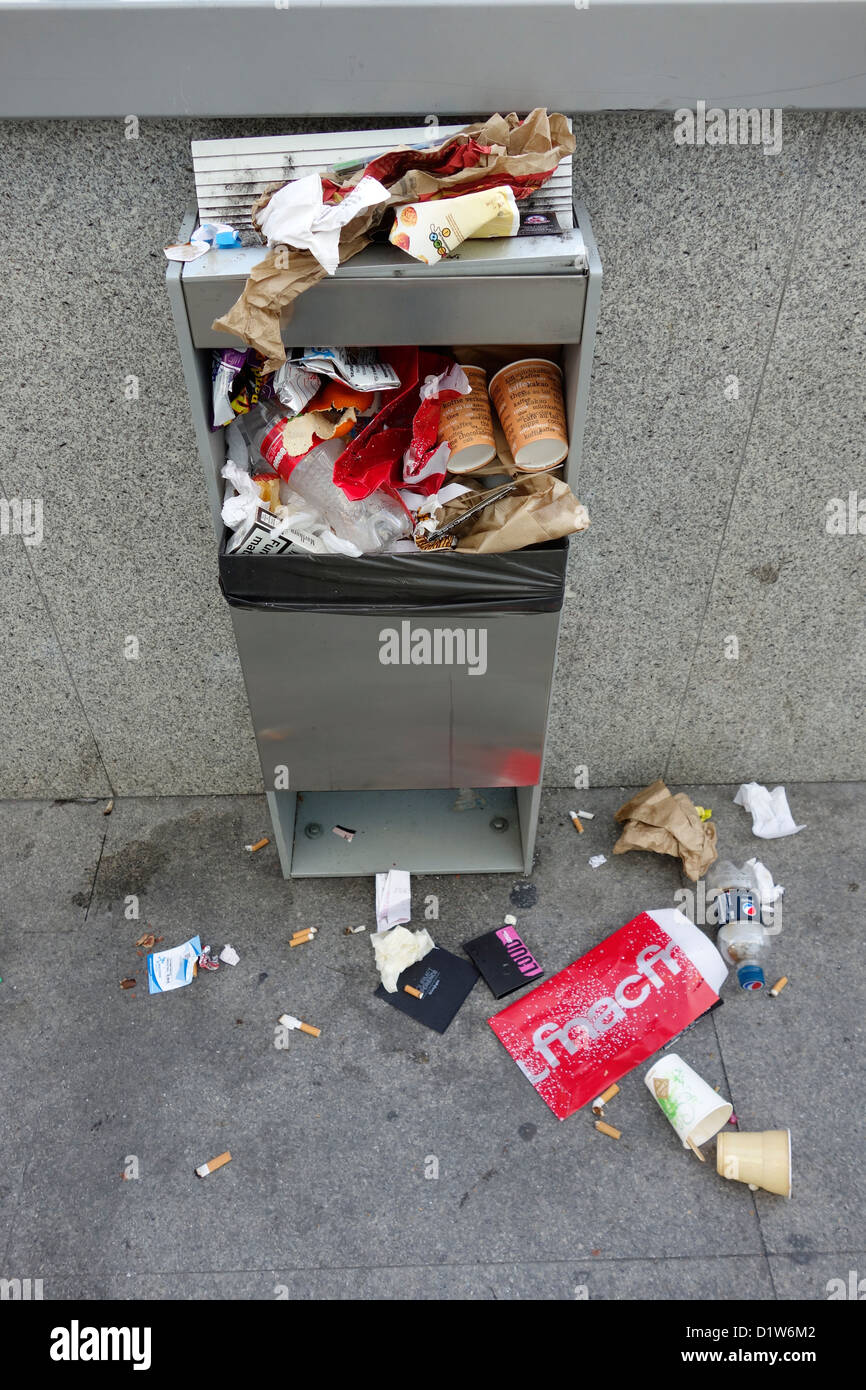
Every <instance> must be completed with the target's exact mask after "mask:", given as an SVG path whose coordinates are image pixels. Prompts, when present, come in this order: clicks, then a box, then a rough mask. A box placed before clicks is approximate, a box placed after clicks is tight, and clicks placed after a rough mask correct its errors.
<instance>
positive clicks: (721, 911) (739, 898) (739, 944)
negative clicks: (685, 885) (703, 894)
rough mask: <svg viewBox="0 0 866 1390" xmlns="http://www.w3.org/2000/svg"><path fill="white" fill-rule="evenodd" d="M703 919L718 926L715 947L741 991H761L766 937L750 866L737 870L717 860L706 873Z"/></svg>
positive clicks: (758, 892)
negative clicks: (704, 916) (731, 967)
mask: <svg viewBox="0 0 866 1390" xmlns="http://www.w3.org/2000/svg"><path fill="white" fill-rule="evenodd" d="M706 882H707V919H708V920H709V921H711V922H715V923H716V924H717V925H718V927H719V934H718V937H717V939H716V944H717V945H718V948H719V950H720V951H721V953H722V955H723V956H724V958H725V960H726V961H727V962H728V964H729V965H732V966H734V968H735V969H736V972H737V982H738V984H739V986H740V988H741V989H747V990H752V991H754V990H760V989H763V988H764V971H763V968H762V966H761V964H760V958H761V956H762V955H763V953H764V951H765V949H766V947H767V944H768V938H767V934H766V932H765V931H764V928H763V925H762V903H761V893H760V887H759V884H758V879H757V875H756V874H755V872H754V870H753V869H752V866H751V865H750V864H743V865H742V866H741V867H740V868H737V866H736V865H735V864H732V863H730V861H729V860H725V859H722V860H719V861H718V862H717V863H716V864H714V865H713V867H712V868H711V869H710V872H709V873H708V874H707V880H706Z"/></svg>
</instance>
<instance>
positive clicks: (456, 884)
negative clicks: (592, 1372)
mask: <svg viewBox="0 0 866 1390" xmlns="http://www.w3.org/2000/svg"><path fill="white" fill-rule="evenodd" d="M634 790H636V788H625V787H624V788H608V789H605V790H596V791H582V792H579V793H577V792H570V791H550V792H548V793H546V795H545V798H544V801H543V806H542V820H541V826H540V832H539V846H538V858H537V864H536V868H535V871H534V873H533V875H532V877H531V880H530V881H529V885H528V886H527V885H522V884H520V883H515V880H513V879H511V878H509V877H508V876H496V875H485V876H473V875H464V876H461V877H459V878H455V877H445V876H438V877H433V876H427V877H424V878H421V877H419V878H415V879H413V912H414V917H413V923H412V925H413V926H415V927H417V926H421V925H426V926H427V927H428V928H429V929H430V930H431V934H432V935H433V937H434V939H435V940H436V942H437V944H440V945H442V946H445V947H447V948H449V949H452V950H455V951H458V952H459V951H460V947H461V944H462V943H463V942H464V941H466V940H468V939H470V938H471V937H472V936H476V935H478V934H479V933H480V932H482V931H484V930H486V929H490V928H492V927H495V926H498V925H500V924H501V922H502V918H503V915H504V914H505V913H507V912H514V913H515V915H516V916H517V919H518V926H519V929H520V931H521V933H522V935H523V936H524V937H525V939H526V941H527V943H528V944H529V946H530V948H531V949H532V950H533V951H534V952H535V954H536V955H537V956H538V957H539V959H540V960H541V962H542V964H543V965H544V967H545V969H546V971H547V972H548V973H553V972H554V971H556V970H558V969H561V968H562V967H563V966H565V965H567V964H568V963H569V962H570V961H572V960H574V959H575V958H576V957H578V956H579V955H581V954H582V953H583V952H584V951H586V950H587V949H589V948H590V947H591V946H592V945H594V944H595V943H596V942H598V941H599V940H601V938H602V937H603V936H605V935H607V934H608V933H609V932H611V931H613V930H615V929H616V928H617V927H619V926H621V925H622V924H623V923H624V922H626V921H628V920H629V919H630V918H631V917H633V916H634V915H635V914H636V913H637V912H639V911H641V910H642V909H644V908H655V907H664V906H673V905H675V900H674V894H675V893H676V892H677V890H678V889H680V888H682V887H684V886H688V884H687V881H686V880H684V879H683V878H682V876H681V873H680V869H679V864H678V862H676V861H674V860H672V859H668V858H662V857H660V856H657V855H650V854H640V853H633V854H628V855H625V856H622V857H620V856H618V857H616V858H611V857H610V850H611V847H612V845H613V843H614V840H615V839H616V836H617V832H618V828H617V827H616V825H615V824H614V822H613V820H612V813H613V811H614V810H615V809H616V808H617V807H618V806H619V805H620V804H621V803H622V802H623V801H625V800H626V799H627V797H628V796H629V795H631V794H632V792H633V791H634ZM674 790H679V788H674ZM686 790H688V792H689V794H690V795H691V796H692V797H693V799H694V800H695V801H696V802H698V803H700V804H701V805H704V806H711V807H712V808H713V817H714V820H715V821H716V823H717V825H718V828H719V845H720V850H721V855H722V857H724V858H728V859H733V860H734V861H735V862H736V863H741V862H743V860H744V859H746V858H748V857H750V856H751V855H755V854H756V855H757V856H758V857H759V858H761V859H763V860H764V862H765V863H766V864H767V865H768V867H769V868H770V869H771V871H772V873H773V874H774V877H775V878H776V880H777V881H778V882H781V883H783V884H784V885H785V890H786V892H785V899H784V929H783V932H782V934H781V935H780V936H779V937H777V938H775V939H774V941H773V942H772V944H771V952H772V954H771V957H770V960H769V965H768V974H769V975H772V977H773V978H776V977H777V976H779V975H782V974H785V975H787V976H788V977H789V979H790V984H789V985H788V987H787V989H786V990H785V991H784V993H783V994H781V995H780V996H779V997H778V999H775V1000H774V999H770V998H769V997H768V992H767V991H764V993H763V994H760V995H757V996H753V995H747V994H744V993H742V992H740V991H738V990H737V989H736V986H735V985H732V983H731V981H730V980H729V982H728V984H727V985H726V986H725V990H724V994H723V997H724V1000H725V1005H724V1008H722V1009H719V1010H717V1011H716V1012H715V1014H713V1015H712V1016H711V1017H706V1018H704V1019H702V1020H701V1021H700V1022H699V1023H698V1024H697V1025H696V1026H695V1028H694V1029H693V1030H692V1031H691V1032H690V1033H689V1034H688V1035H687V1037H686V1038H685V1039H684V1040H683V1042H682V1044H681V1048H680V1050H681V1052H682V1054H683V1055H684V1057H685V1058H686V1060H687V1061H688V1062H689V1063H690V1064H691V1065H692V1066H693V1067H694V1068H695V1069H696V1070H697V1071H698V1072H700V1074H701V1075H702V1076H703V1077H704V1078H705V1079H706V1080H707V1081H708V1082H709V1083H710V1085H719V1086H720V1087H721V1090H722V1092H723V1093H724V1094H725V1095H727V1096H728V1097H729V1098H730V1099H731V1101H732V1102H733V1105H734V1110H735V1113H736V1114H737V1116H738V1117H739V1122H740V1127H741V1128H742V1129H744V1130H755V1129H773V1128H783V1127H790V1129H791V1133H792V1143H793V1158H794V1183H793V1196H792V1199H791V1200H790V1201H785V1200H784V1199H782V1198H779V1197H773V1196H770V1195H769V1194H766V1193H763V1192H757V1193H754V1194H753V1193H751V1192H750V1191H749V1189H748V1187H746V1186H744V1185H742V1184H739V1183H733V1182H726V1181H724V1180H723V1179H722V1178H720V1177H718V1175H717V1174H716V1172H715V1163H714V1147H713V1145H712V1144H711V1145H709V1146H707V1157H708V1162H707V1163H706V1164H699V1163H698V1162H697V1161H696V1160H695V1159H694V1158H693V1157H692V1156H691V1155H690V1154H688V1153H687V1152H685V1151H684V1150H683V1149H682V1148H681V1147H680V1146H679V1144H678V1142H677V1140H676V1138H675V1136H674V1134H673V1131H672V1130H671V1128H670V1126H669V1125H668V1122H667V1121H666V1119H665V1118H664V1116H663V1114H662V1113H661V1111H660V1110H659V1109H658V1108H657V1107H655V1106H654V1105H653V1104H652V1101H651V1098H650V1097H649V1095H648V1093H647V1091H646V1088H645V1087H644V1085H643V1081H642V1079H641V1075H640V1073H632V1074H631V1075H630V1076H628V1077H627V1078H625V1080H624V1081H623V1082H621V1094H620V1095H619V1096H617V1097H616V1100H615V1101H614V1102H613V1103H612V1105H611V1106H610V1107H609V1114H608V1118H609V1119H611V1120H612V1121H613V1123H614V1124H615V1125H616V1126H617V1128H619V1129H620V1130H621V1131H622V1138H621V1139H620V1140H619V1141H618V1142H616V1141H613V1140H611V1139H608V1138H606V1137H605V1136H603V1135H601V1134H599V1133H597V1132H596V1130H595V1129H594V1127H593V1124H592V1117H591V1116H590V1115H589V1114H587V1113H584V1112H580V1113H579V1114H577V1115H574V1116H572V1117H571V1118H570V1119H568V1120H566V1121H563V1122H562V1123H560V1122H559V1121H557V1120H556V1119H555V1118H554V1117H553V1115H552V1113H551V1112H550V1111H549V1110H548V1109H547V1107H546V1106H545V1105H544V1103H543V1102H542V1101H541V1099H540V1098H539V1097H538V1096H537V1095H536V1094H535V1093H534V1092H533V1090H532V1088H531V1087H530V1085H529V1083H528V1082H527V1081H526V1080H525V1078H524V1077H523V1076H522V1075H521V1073H520V1071H519V1070H518V1068H517V1067H516V1066H515V1065H514V1064H513V1062H511V1061H510V1059H509V1058H508V1056H507V1055H506V1053H505V1052H504V1050H503V1049H502V1047H501V1045H500V1044H499V1043H498V1042H497V1040H496V1038H495V1037H494V1035H493V1033H492V1032H491V1030H490V1029H489V1028H488V1027H487V1026H486V1019H487V1018H488V1017H489V1016H490V1015H491V1014H492V1013H494V1012H495V1011H496V1007H497V1006H496V1004H495V1001H494V1000H493V998H492V996H491V995H490V993H489V991H488V990H487V987H486V986H485V985H484V983H483V981H480V982H479V984H478V985H476V987H475V989H474V991H473V992H472V994H471V995H470V997H469V1000H468V1001H467V1003H466V1004H465V1006H464V1007H463V1009H462V1010H461V1012H460V1013H459V1014H458V1016H457V1018H456V1020H455V1021H454V1023H453V1024H452V1026H451V1027H450V1029H449V1030H448V1032H447V1033H445V1034H444V1035H443V1036H441V1037H440V1036H439V1035H438V1034H436V1033H433V1032H430V1031H428V1030H426V1029H424V1028H422V1027H420V1026H419V1025H418V1024H416V1023H415V1022H414V1021H412V1020H411V1019H409V1018H407V1017H405V1016H403V1015H401V1014H399V1013H398V1012H397V1011H395V1010H393V1009H390V1008H387V1007H384V1006H383V1005H382V1003H381V1002H380V1001H379V1000H378V999H376V998H375V997H374V989H375V986H376V983H377V977H376V975H375V972H374V969H373V963H372V954H373V953H372V951H371V948H370V936H369V933H370V929H371V928H375V914H374V908H373V902H374V892H373V881H372V879H370V878H357V879H354V878H352V879H331V880H323V879H317V880H300V881H295V882H293V883H287V882H285V881H284V880H283V878H282V877H281V875H280V870H279V865H278V862H277V855H276V850H275V847H274V845H273V843H272V844H270V845H269V846H268V847H267V848H266V849H264V850H262V851H261V852H260V853H258V854H256V855H252V856H251V855H249V854H248V853H247V852H246V851H245V849H244V845H245V844H249V843H250V842H252V841H255V840H257V839H258V838H259V837H260V836H261V835H263V834H269V833H270V825H269V821H268V816H267V811H266V806H265V802H264V798H263V797H256V796H248V797H218V798H162V799H153V800H127V801H119V802H117V803H116V805H115V808H114V811H113V814H112V815H110V816H108V817H104V816H103V815H102V808H103V804H104V803H102V802H99V803H96V802H94V803H84V802H75V803H71V802H70V803H58V802H55V803H42V802H3V803H0V842H2V844H3V846H4V853H3V859H2V863H0V889H2V898H0V901H2V904H3V906H2V913H0V975H2V976H3V983H2V985H0V1036H2V1039H3V1045H2V1050H0V1078H2V1094H3V1096H4V1102H3V1109H4V1124H3V1126H2V1131H0V1279H12V1278H20V1279H26V1278H30V1279H37V1278H41V1279H42V1280H43V1290H44V1297H45V1298H46V1299H55V1298H100V1297H105V1298H141V1299H163V1298H167V1299H194V1298H195V1299H201V1298H216V1297H225V1298H238V1299H247V1298H250V1299H271V1298H276V1297H279V1296H283V1297H285V1296H288V1297H289V1298H292V1299H295V1298H305V1299H309V1298H352V1297H354V1298H363V1299H370V1300H373V1299H382V1298H418V1299H433V1298H457V1299H469V1298H471V1299H486V1298H505V1299H528V1298H554V1299H569V1300H571V1299H575V1298H584V1297H586V1298H589V1299H590V1300H592V1299H617V1298H641V1299H671V1298H687V1299H695V1300H705V1299H706V1300H709V1299H713V1300H715V1299H726V1298H742V1297H746V1298H755V1299H774V1298H790V1297H794V1298H802V1299H826V1297H827V1283H828V1281H829V1280H830V1279H833V1278H841V1279H843V1280H844V1281H846V1283H847V1281H848V1278H849V1271H851V1270H855V1271H859V1272H860V1274H861V1275H866V1165H864V1164H863V1159H862V1121H861V1115H862V1109H863V1104H862V1102H863V1082H862V1076H863V1064H862V1049H863V1033H864V1016H866V1011H864V993H866V984H864V975H866V972H864V968H863V915H864V908H866V855H864V832H863V825H864V802H866V794H864V787H863V786H862V785H858V784H846V783H822V784H813V785H799V786H789V787H788V797H789V801H790V804H791V808H792V812H793V814H794V818H795V820H796V821H798V822H803V821H805V822H806V823H807V828H806V829H805V830H803V831H802V832H801V833H800V834H799V835H796V836H793V837H792V838H789V839H784V840H776V841H761V840H757V839H755V838H754V837H753V836H752V833H751V820H750V817H749V816H748V815H747V813H746V812H745V811H743V810H742V809H741V808H739V807H737V806H734V805H733V804H732V797H733V793H734V791H735V788H734V787H727V786H724V787H718V786H717V787H707V786H702V787H689V788H686ZM576 798H577V800H576ZM577 801H579V802H580V805H581V807H586V809H588V810H594V811H595V812H596V817H595V819H594V820H593V821H592V822H587V830H586V833H585V834H584V835H582V836H577V835H576V834H575V831H574V829H573V827H572V825H571V823H570V821H569V819H568V815H567V812H568V809H569V808H570V807H576V805H577ZM599 852H600V853H604V854H607V855H608V862H607V863H606V864H604V865H602V867H601V868H599V869H596V870H593V869H590V868H589V866H588V862H587V861H588V859H589V857H590V855H591V854H595V853H599ZM430 894H435V895H436V896H437V897H438V907H439V917H438V920H437V921H429V920H428V921H425V920H424V916H423V909H424V900H425V897H427V896H428V895H430ZM133 898H136V899H137V900H138V904H139V911H140V915H139V918H138V919H137V920H135V919H132V918H128V917H127V916H126V915H125V913H126V912H127V911H131V909H132V906H133V904H132V903H131V901H130V900H131V899H133ZM362 922H364V923H366V925H367V928H368V931H367V932H364V933H360V934H358V935H355V936H344V935H343V929H344V927H346V926H356V925H359V924H360V923H362ZM301 924H303V925H313V924H314V925H317V926H318V927H319V928H320V930H319V934H318V936H317V938H316V939H315V941H314V942H313V944H312V945H309V946H305V947H302V948H301V949H295V950H290V949H289V945H288V940H289V936H290V935H291V932H292V931H293V930H295V929H296V928H297V927H298V926H299V925H301ZM147 929H151V930H153V931H154V932H155V933H156V934H157V935H158V936H162V937H164V938H165V945H166V946H169V945H174V944H179V943H180V942H181V941H183V940H185V939H187V938H188V937H190V936H192V935H193V934H195V933H199V934H200V936H201V939H202V942H203V944H204V943H209V944H210V945H212V946H213V947H215V948H216V949H217V950H219V949H221V948H222V946H223V945H224V944H225V942H227V941H230V942H231V943H232V944H233V945H234V946H235V948H236V950H237V951H238V952H239V954H240V964H239V965H237V966H235V967H234V968H232V967H229V966H222V967H221V968H220V970H219V971H218V972H216V973H204V972H202V973H200V974H199V977H198V979H197V980H196V981H195V982H194V984H193V985H191V986H190V987H189V988H186V989H182V990H179V991H177V992H175V993H173V994H168V995H164V996H161V997H160V996H152V997H151V996H149V995H148V994H147V985H146V964H145V960H144V959H143V957H141V956H139V955H138V954H137V951H136V947H135V945H134V943H135V940H136V938H137V937H139V936H140V935H141V934H142V932H144V931H145V930H147ZM129 975H133V976H135V978H136V982H137V984H136V988H135V989H134V990H130V991H127V992H125V991H122V990H121V989H120V988H119V982H120V980H121V979H122V978H123V977H125V976H129ZM283 1012H289V1013H292V1014H295V1015H297V1016H298V1017H300V1018H302V1019H304V1020H306V1021H308V1022H310V1023H313V1024H315V1025H316V1026H317V1027H319V1028H321V1030H322V1032H321V1036H320V1037H319V1038H312V1037H309V1036H306V1035H305V1034H302V1033H298V1032H294V1033H292V1034H290V1036H289V1045H288V1047H287V1048H286V1049H283V1050H280V1049H278V1048H276V1047H275V1046H274V1038H275V1034H274V1027H275V1024H276V1021H277V1018H278V1017H279V1015H280V1014H281V1013H283ZM227 1148H228V1149H230V1150H231V1153H232V1162H231V1163H230V1164H228V1165H227V1166H226V1167H225V1168H223V1169H222V1170H220V1171H219V1172H217V1173H215V1174H214V1175H212V1176H211V1177H209V1178H207V1179H205V1180H204V1182H202V1181H201V1180H199V1179H197V1178H196V1177H195V1176H194V1174H193V1169H194V1168H195V1166H196V1165H198V1164H200V1163H204V1162H206V1161H207V1160H208V1159H210V1158H213V1157H214V1156H215V1155H217V1154H219V1153H220V1152H222V1151H223V1150H224V1149H227ZM433 1158H435V1159H436V1160H437V1164H434V1163H432V1162H431V1160H432V1159H433ZM132 1159H135V1160H137V1165H136V1164H134V1163H132V1162H131V1160H132ZM437 1165H438V1177H436V1178H431V1177H427V1176H425V1173H430V1172H432V1171H434V1170H435V1169H436V1167H437ZM136 1166H137V1170H138V1177H137V1178H135V1179H131V1180H129V1181H126V1180H124V1178H123V1177H122V1174H123V1173H124V1171H127V1172H131V1171H134V1170H135V1168H136ZM858 1277H859V1276H858Z"/></svg>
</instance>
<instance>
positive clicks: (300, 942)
mask: <svg viewBox="0 0 866 1390" xmlns="http://www.w3.org/2000/svg"><path fill="white" fill-rule="evenodd" d="M312 939H313V938H312V936H309V935H308V936H298V937H293V938H292V940H291V941H290V942H289V945H290V946H305V945H306V944H307V943H308V942H310V941H312Z"/></svg>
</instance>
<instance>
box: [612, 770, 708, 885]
mask: <svg viewBox="0 0 866 1390" xmlns="http://www.w3.org/2000/svg"><path fill="white" fill-rule="evenodd" d="M614 820H616V821H618V822H619V823H620V824H622V822H623V821H625V829H624V830H623V832H622V834H621V835H620V837H619V839H618V840H617V842H616V844H615V845H614V847H613V852H614V854H626V853H627V852H628V851H629V850H630V849H648V850H652V851H653V852H654V853H655V854H672V855H673V856H674V857H675V858H679V859H681V860H682V865H683V870H684V872H685V873H686V875H687V876H688V877H689V878H690V879H691V880H692V882H693V883H696V882H697V880H698V879H699V878H702V877H703V875H704V874H705V873H706V872H707V869H708V868H709V867H710V865H711V864H712V863H713V862H714V861H715V860H716V859H717V858H718V850H717V849H716V827H715V826H714V825H713V823H712V822H711V821H702V820H701V818H700V816H699V815H698V811H697V807H696V806H695V804H694V802H693V801H691V800H690V799H689V797H687V796H686V794H685V792H677V794H676V795H673V794H672V793H671V792H670V791H669V790H668V788H667V787H666V786H665V784H664V782H662V781H658V782H653V784H652V786H649V787H644V789H643V791H642V792H638V793H637V795H636V796H633V797H632V799H631V801H627V802H626V803H625V805H624V806H620V808H619V810H618V811H617V813H616V815H615V816H614Z"/></svg>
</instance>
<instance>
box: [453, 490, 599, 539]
mask: <svg viewBox="0 0 866 1390" xmlns="http://www.w3.org/2000/svg"><path fill="white" fill-rule="evenodd" d="M483 496H484V493H483V491H479V492H465V493H463V494H462V495H461V496H460V497H456V498H455V499H454V501H453V502H448V503H447V504H446V505H445V506H444V507H440V508H439V509H438V510H437V511H436V513H435V519H436V524H437V526H444V525H445V523H446V522H448V521H453V520H454V519H455V518H456V517H458V516H461V515H462V514H463V512H465V511H466V510H467V509H468V508H469V507H471V506H474V505H475V503H476V502H478V501H479V499H480V498H482V497H483ZM588 525H589V513H588V512H587V510H586V507H584V506H583V504H582V503H581V502H578V500H577V498H576V497H575V495H574V493H573V492H572V490H571V488H570V487H569V486H568V484H567V483H564V482H563V481H562V479H561V478H554V477H551V475H550V474H549V473H521V474H520V475H519V481H518V483H517V486H516V487H515V489H514V491H513V492H510V493H509V494H508V496H507V497H502V498H500V500H499V501H498V502H493V503H492V504H491V505H490V506H489V507H485V508H484V511H483V512H479V513H478V515H477V516H476V517H474V518H473V520H472V521H470V522H467V529H466V530H465V531H458V533H457V535H458V539H457V546H456V549H457V550H465V551H475V552H476V553H480V552H482V551H484V552H486V553H487V554H488V555H492V554H495V553H497V552H499V553H501V552H504V551H506V550H522V549H523V547H524V546H526V545H538V544H539V542H541V541H555V540H559V538H560V537H561V536H571V535H573V534H574V532H575V531H585V530H586V528H587V527H588Z"/></svg>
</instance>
